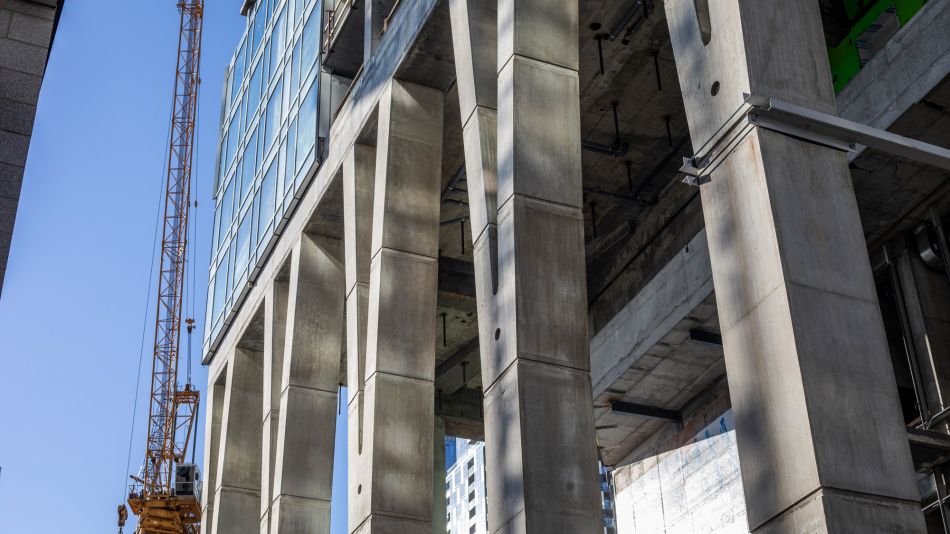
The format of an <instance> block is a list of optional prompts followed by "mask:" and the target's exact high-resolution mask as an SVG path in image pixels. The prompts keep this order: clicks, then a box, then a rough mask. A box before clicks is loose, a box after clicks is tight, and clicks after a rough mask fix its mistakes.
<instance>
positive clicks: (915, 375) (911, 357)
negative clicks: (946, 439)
mask: <svg viewBox="0 0 950 534" xmlns="http://www.w3.org/2000/svg"><path fill="white" fill-rule="evenodd" d="M883 248H884V264H885V265H887V267H888V274H889V275H890V279H891V289H892V290H893V291H894V300H895V301H897V315H898V317H900V321H901V330H902V332H903V336H904V351H905V352H906V353H907V363H908V364H910V375H911V380H913V382H914V394H915V395H916V396H917V410H918V412H920V422H921V424H924V425H926V424H927V423H928V421H927V418H928V415H929V414H930V407H929V406H928V405H927V397H926V393H925V392H924V385H923V383H922V382H921V372H920V362H919V361H918V360H917V350H916V349H915V348H914V338H913V337H912V335H913V334H912V333H911V329H910V323H909V322H908V321H907V308H906V307H905V304H904V292H903V290H902V289H901V282H900V276H898V274H897V265H896V264H895V263H894V262H893V261H891V253H890V251H889V250H888V249H887V245H884V247H883Z"/></svg>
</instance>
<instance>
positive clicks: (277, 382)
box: [261, 281, 290, 534]
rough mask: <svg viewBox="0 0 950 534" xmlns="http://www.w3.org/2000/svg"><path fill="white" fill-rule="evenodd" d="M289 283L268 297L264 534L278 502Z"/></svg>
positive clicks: (277, 286) (274, 285) (279, 284)
mask: <svg viewBox="0 0 950 534" xmlns="http://www.w3.org/2000/svg"><path fill="white" fill-rule="evenodd" d="M289 291H290V287H289V284H288V283H287V282H277V281H275V282H273V283H272V284H271V286H270V288H268V290H267V295H266V296H265V297H264V422H263V433H262V435H263V436H264V443H263V454H262V464H261V473H262V477H261V534H269V533H270V521H271V513H270V512H271V503H272V502H273V500H274V467H275V466H276V465H277V437H278V429H279V426H280V424H279V422H280V397H281V393H282V392H283V390H284V388H283V387H282V384H281V378H282V377H283V372H284V343H285V334H286V331H287V296H288V293H289Z"/></svg>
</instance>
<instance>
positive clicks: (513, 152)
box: [202, 0, 950, 534]
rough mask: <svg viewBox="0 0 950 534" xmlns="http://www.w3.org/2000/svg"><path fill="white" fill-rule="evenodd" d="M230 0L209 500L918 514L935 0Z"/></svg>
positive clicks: (398, 509) (799, 519) (944, 370)
mask: <svg viewBox="0 0 950 534" xmlns="http://www.w3.org/2000/svg"><path fill="white" fill-rule="evenodd" d="M234 4H235V5H234V9H235V10H241V13H243V14H244V15H246V16H247V30H246V32H245V35H244V36H243V37H242V38H241V40H240V42H239V43H237V47H236V52H235V56H234V59H233V61H232V63H231V64H230V65H229V66H228V67H227V69H228V70H227V72H228V75H227V80H228V81H227V84H226V87H225V88H224V95H223V104H222V120H221V125H220V136H219V138H220V143H219V147H220V148H219V157H218V161H219V163H218V167H217V170H216V182H217V185H216V187H215V198H216V206H217V207H216V215H215V228H214V247H213V249H214V253H213V258H212V261H211V266H210V273H211V282H210V284H209V299H208V303H209V304H208V312H207V313H208V315H207V319H206V324H207V325H208V326H207V330H206V332H205V340H204V346H203V355H202V356H203V363H204V364H205V365H208V366H209V367H210V372H209V384H208V396H209V397H210V400H209V403H208V404H207V405H208V406H209V409H208V410H207V421H206V428H207V429H208V431H207V439H206V444H205V451H206V454H205V462H206V464H205V468H204V473H205V475H206V479H207V482H206V484H205V486H206V488H207V490H206V491H205V492H204V493H203V496H202V498H203V503H202V506H203V518H204V519H203V525H204V528H206V529H210V532H211V533H213V534H233V533H245V532H247V533H251V532H254V533H257V532H270V533H272V534H283V533H290V532H302V531H306V532H328V531H329V520H330V519H329V518H330V502H331V484H332V471H333V469H332V466H333V459H334V448H333V444H334V437H335V435H334V434H335V420H336V416H337V412H338V410H341V409H344V410H346V411H347V417H348V424H347V428H348V430H347V432H348V435H347V442H348V479H347V488H346V493H347V499H348V511H347V512H348V513H347V516H348V519H349V532H351V533H353V534H357V533H360V534H362V533H370V532H373V533H377V532H379V533H383V532H386V533H389V532H399V533H409V532H412V533H417V532H418V533H422V532H426V533H427V534H428V533H429V532H433V530H435V531H437V532H442V531H447V528H448V525H447V523H446V522H444V520H443V519H442V518H446V516H447V508H446V501H445V493H444V490H445V483H446V481H445V480H444V473H445V471H444V467H445V452H444V450H443V447H444V446H445V436H446V435H448V436H454V437H459V438H466V439H471V440H478V441H484V443H485V446H484V463H485V473H486V479H485V498H486V505H485V510H486V512H487V528H488V531H489V532H491V533H493V534H494V533H502V532H518V533H532V534H541V533H544V534H552V533H564V534H578V533H582V534H594V533H595V532H597V533H600V532H605V530H604V529H605V528H611V529H612V528H615V529H616V532H617V533H619V534H628V533H644V532H651V533H652V532H710V533H712V532H770V533H771V532H783V533H784V532H878V533H891V532H894V533H897V532H915V533H924V532H950V509H948V508H947V503H945V502H944V499H945V497H946V494H947V484H946V482H947V479H946V478H945V466H946V465H947V464H946V462H947V461H948V460H950V435H948V425H950V418H948V417H947V416H948V415H950V409H948V408H950V401H948V400H947V399H948V398H950V261H948V260H950V258H947V257H946V250H947V239H946V231H945V227H944V226H943V225H942V223H941V217H942V218H943V219H947V218H950V189H948V186H947V184H948V183H950V150H947V148H948V147H950V111H948V109H950V31H948V28H950V0H929V1H925V0H901V1H895V0H881V1H877V0H785V1H781V2H779V1H772V0H733V1H729V2H726V1H718V0H716V1H707V0H605V1H600V2H591V1H586V0H585V1H577V0H574V1H572V0H494V1H487V0H373V1H368V0H325V1H323V2H320V1H316V0H258V1H255V0H242V1H241V2H235V3H234ZM206 68H214V67H213V66H207V65H206ZM341 385H345V386H346V398H339V397H338V395H339V391H340V386H341ZM344 405H345V406H344ZM341 407H342V408H341ZM598 462H602V463H603V465H604V466H606V467H607V468H609V469H604V470H603V471H599V468H598ZM607 473H610V474H609V475H608V474H607ZM608 476H609V478H610V479H612V484H611V483H610V480H609V479H608ZM602 477H603V478H602ZM604 484H606V485H607V486H606V487H608V489H609V492H610V496H611V497H615V501H613V502H612V504H611V505H610V506H609V508H610V510H609V513H607V514H606V516H605V511H604V503H603V500H604V491H605V490H604V489H603V488H604V487H605V486H604ZM465 513H470V511H469V512H465ZM476 513H478V512H476ZM605 517H607V519H608V520H610V521H609V522H612V521H613V520H615V522H616V523H615V524H611V525H606V526H605V522H604V518H605ZM466 525H468V527H467V528H471V523H466ZM453 532H454V530H453Z"/></svg>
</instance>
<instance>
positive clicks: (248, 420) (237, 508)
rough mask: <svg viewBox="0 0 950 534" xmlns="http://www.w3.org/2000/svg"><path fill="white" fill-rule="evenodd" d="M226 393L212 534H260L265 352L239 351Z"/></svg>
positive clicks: (231, 363)
mask: <svg viewBox="0 0 950 534" xmlns="http://www.w3.org/2000/svg"><path fill="white" fill-rule="evenodd" d="M227 365H228V370H227V378H226V384H225V389H224V399H223V413H222V417H221V437H220V445H219V448H218V468H217V473H215V475H216V482H215V497H214V512H213V514H212V523H211V525H212V526H211V532H212V534H252V533H253V534H257V532H258V531H259V529H260V517H259V514H258V510H259V509H260V502H261V442H262V437H263V436H262V434H261V415H262V407H263V402H262V396H263V391H264V369H263V354H262V353H260V352H255V351H252V350H245V349H240V348H238V349H235V350H234V353H233V354H231V357H230V359H229V361H228V364H227Z"/></svg>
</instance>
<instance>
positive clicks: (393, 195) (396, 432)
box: [348, 80, 443, 532]
mask: <svg viewBox="0 0 950 534" xmlns="http://www.w3.org/2000/svg"><path fill="white" fill-rule="evenodd" d="M442 108H443V94H442V93H441V92H440V91H435V90H432V89H429V88H425V87H421V86H417V85H414V84H408V83H401V82H398V81H395V80H393V81H391V82H390V83H389V84H388V85H387V87H386V89H385V90H384V93H383V97H382V99H381V101H380V109H379V134H378V141H377V150H376V165H375V192H374V194H373V212H372V228H373V232H372V260H371V265H370V277H369V309H368V317H367V328H366V332H367V334H366V364H365V366H366V367H365V369H366V371H365V372H366V382H365V386H364V387H365V389H364V395H365V400H364V402H365V407H364V408H363V419H362V428H361V429H359V430H357V431H356V432H360V433H361V434H360V435H358V436H357V437H358V439H357V440H351V441H350V443H349V457H350V462H351V463H350V469H349V474H350V480H349V499H350V511H349V525H350V527H349V528H350V532H430V531H431V530H432V518H433V498H432V495H433V489H432V483H433V464H432V457H433V439H434V438H433V433H434V428H435V426H434V425H435V421H434V417H435V416H434V413H433V402H434V399H433V394H434V388H433V380H434V376H433V372H434V369H433V365H432V362H433V361H434V359H435V354H434V340H435V324H434V322H433V321H432V318H433V317H434V316H435V311H436V295H437V273H438V263H437V256H438V248H437V247H438V220H439V219H438V218H439V209H438V206H439V193H440V191H439V176H440V172H441V169H440V165H439V162H440V161H441V158H442V122H443V117H442ZM356 155H357V154H355V153H354V154H352V156H354V157H355V156H356ZM353 176H354V177H356V174H355V173H354V174H353ZM358 187H359V186H358V185H356V186H354V187H353V191H354V194H353V195H350V196H348V199H349V201H350V202H351V203H352V207H351V208H350V209H352V210H353V212H354V213H355V212H356V211H357V210H358V209H359V204H358V203H357V202H356V199H357V195H356V194H355V192H356V191H357V190H358ZM364 209H365V208H364ZM353 222H354V223H355V222H356V221H353ZM348 224H349V223H348ZM353 232H356V234H355V235H356V236H357V248H360V245H361V243H360V240H359V237H360V231H359V228H358V227H357V228H356V229H354V230H353ZM351 257H353V256H351ZM355 257H356V258H357V271H359V270H360V268H361V266H360V265H359V261H358V258H359V256H358V254H356V255H355ZM350 328H351V329H352V328H353V327H352V326H351V327H350ZM351 336H352V334H351ZM359 408H360V405H359V404H358V403H351V404H350V408H349V409H350V415H349V421H354V419H357V420H358V418H359V414H358V410H359ZM350 436H351V437H352V436H354V430H352V429H351V430H350ZM359 437H361V438H362V439H359ZM354 489H355V492H354V491H353V490H354Z"/></svg>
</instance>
